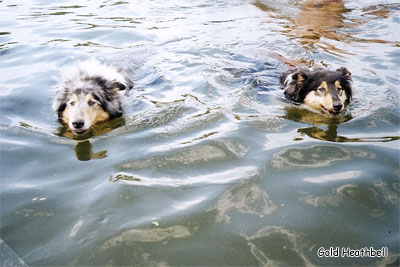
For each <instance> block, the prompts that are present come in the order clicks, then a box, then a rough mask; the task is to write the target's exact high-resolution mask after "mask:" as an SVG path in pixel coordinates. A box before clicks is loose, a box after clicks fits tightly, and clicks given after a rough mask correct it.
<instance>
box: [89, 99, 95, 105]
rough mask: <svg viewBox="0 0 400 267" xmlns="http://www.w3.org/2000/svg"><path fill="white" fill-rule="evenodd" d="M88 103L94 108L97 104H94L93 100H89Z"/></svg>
mask: <svg viewBox="0 0 400 267" xmlns="http://www.w3.org/2000/svg"><path fill="white" fill-rule="evenodd" d="M87 103H88V105H89V106H93V105H95V104H96V102H94V101H92V100H89V101H88V102H87Z"/></svg>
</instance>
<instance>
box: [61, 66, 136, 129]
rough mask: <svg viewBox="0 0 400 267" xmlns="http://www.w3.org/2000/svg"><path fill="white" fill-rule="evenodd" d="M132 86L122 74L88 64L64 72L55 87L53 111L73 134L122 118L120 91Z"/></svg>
mask: <svg viewBox="0 0 400 267" xmlns="http://www.w3.org/2000/svg"><path fill="white" fill-rule="evenodd" d="M132 86H133V82H132V80H131V79H129V78H128V77H127V75H126V74H125V72H124V71H122V70H119V69H116V68H114V67H112V66H108V65H104V64H101V63H100V62H98V61H95V60H91V61H85V62H81V63H78V64H76V65H74V66H72V67H70V68H69V69H67V70H66V71H65V72H64V73H63V75H62V79H61V81H60V82H59V84H58V85H57V86H56V87H55V89H56V95H55V98H54V103H53V109H54V110H55V112H56V113H57V115H58V119H59V121H60V122H61V123H63V124H65V125H66V126H68V128H69V129H70V130H71V131H72V132H73V133H74V134H83V133H85V132H87V131H88V130H89V129H90V128H91V127H93V126H94V125H95V124H96V123H99V122H103V121H107V120H110V119H112V118H115V117H119V116H121V115H122V105H121V99H120V96H119V91H121V90H129V89H131V88H132Z"/></svg>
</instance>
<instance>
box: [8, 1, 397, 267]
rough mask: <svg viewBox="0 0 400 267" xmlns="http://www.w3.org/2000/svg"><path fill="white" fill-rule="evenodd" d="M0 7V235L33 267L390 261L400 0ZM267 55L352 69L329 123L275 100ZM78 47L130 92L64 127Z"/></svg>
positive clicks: (278, 96) (275, 67)
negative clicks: (63, 96)
mask: <svg viewBox="0 0 400 267" xmlns="http://www.w3.org/2000/svg"><path fill="white" fill-rule="evenodd" d="M0 10H1V14H2V19H1V21H0V26H1V30H0V70H1V79H0V81H1V85H0V98H1V99H0V110H1V113H0V141H1V147H0V148H1V153H0V164H1V165H0V168H1V169H0V171H1V172H0V174H1V191H0V193H1V194H0V198H1V239H2V240H4V242H5V243H6V244H7V245H8V246H9V247H10V248H11V249H12V250H13V251H14V252H15V253H16V254H17V255H18V256H19V257H20V258H21V259H22V260H23V261H24V262H25V263H27V264H28V265H32V266H36V265H40V266H54V265H61V266H64V265H99V266H102V265H116V266H118V265H139V266H148V265H169V266H175V265H177V266H178V265H180V266H182V265H189V266H190V265H191V266H193V265H196V266H199V265H204V266H211V265H213V266H215V265H221V266H228V265H230V266H232V265H242V266H255V265H256V266H257V265H350V264H357V265H375V264H378V263H379V264H383V265H390V264H393V265H398V264H399V255H400V252H399V194H400V181H399V155H400V154H399V148H400V147H399V145H400V143H399V136H400V134H399V122H400V120H399V117H400V110H399V85H400V75H399V73H400V71H399V70H400V48H399V47H400V35H399V31H398V28H399V27H400V25H399V24H400V20H399V16H400V4H398V3H397V2H396V1H389V0H388V1H344V5H343V6H340V5H339V6H336V7H335V8H332V7H331V8H322V9H321V8H319V7H312V6H311V7H310V6H308V5H307V3H305V1H303V2H300V1H298V2H297V1H267V0H263V1H261V0H258V1H246V0H235V1H197V0H195V1H179V0H176V1H151V2H143V1H97V0H95V1H88V2H82V1H51V2H49V1H40V0H38V1H22V2H14V1H2V5H1V7H0ZM311 18H314V19H313V20H311ZM271 53H272V54H271ZM276 54H279V55H283V56H284V57H286V58H288V59H290V60H292V61H295V62H297V63H299V64H300V63H304V64H306V65H308V66H312V65H323V66H327V67H329V68H331V69H336V68H338V67H341V66H346V67H347V68H348V69H349V70H350V71H351V72H352V77H353V80H354V84H353V86H354V90H355V95H354V101H353V102H352V103H351V104H350V105H349V106H348V107H346V109H345V111H344V112H343V113H342V114H340V115H338V116H335V117H330V116H327V115H324V114H320V113H318V112H315V111H312V110H309V109H307V108H305V107H302V106H297V105H293V104H292V103H290V102H288V101H286V100H285V99H284V97H283V93H282V90H281V87H280V85H279V75H280V74H281V73H282V72H284V71H285V70H287V67H286V66H285V65H284V64H282V62H281V61H279V60H277V59H276ZM274 55H275V56H274ZM88 58H98V59H100V60H102V61H105V62H110V63H113V64H117V65H123V66H124V67H126V68H128V69H129V70H131V71H132V72H133V79H134V82H135V87H134V90H133V91H132V92H131V93H130V94H129V95H127V96H125V97H124V98H125V100H126V101H125V110H126V115H125V116H124V117H123V118H120V119H117V120H114V121H111V122H109V123H106V124H104V125H101V126H99V127H98V128H97V129H96V131H94V132H92V133H90V134H89V135H87V136H83V137H74V136H72V135H71V134H70V133H68V131H66V129H65V128H63V127H62V126H61V125H60V124H59V123H58V122H57V118H56V116H55V114H54V113H53V112H52V110H51V103H52V95H53V91H52V87H53V86H54V85H55V84H56V83H57V79H58V78H59V77H60V76H61V74H62V70H63V68H64V67H66V66H68V65H69V64H71V63H73V62H75V61H77V60H84V59H88ZM320 247H325V248H329V247H350V248H352V249H360V248H363V247H373V248H375V249H380V248H382V247H387V248H388V252H389V256H388V257H385V258H367V257H365V258H321V257H318V255H317V251H318V249H319V248H320Z"/></svg>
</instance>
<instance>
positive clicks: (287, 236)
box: [240, 226, 312, 266]
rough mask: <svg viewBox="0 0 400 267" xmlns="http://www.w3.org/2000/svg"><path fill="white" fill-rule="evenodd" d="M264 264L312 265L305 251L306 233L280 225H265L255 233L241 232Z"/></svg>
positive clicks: (259, 260)
mask: <svg viewBox="0 0 400 267" xmlns="http://www.w3.org/2000/svg"><path fill="white" fill-rule="evenodd" d="M240 235H241V236H242V237H244V238H245V239H246V240H247V245H248V246H249V247H250V251H251V253H252V254H253V256H254V257H255V258H256V259H257V261H258V262H259V263H260V265H262V266H280V265H288V266H304V265H305V266H312V264H311V262H310V261H309V260H308V259H307V257H306V256H305V254H304V253H303V251H304V249H305V242H304V235H303V234H300V233H297V232H295V231H292V230H287V229H285V228H283V227H278V226H265V227H263V228H261V229H259V230H258V231H257V232H256V233H255V234H253V235H249V236H248V235H246V234H240Z"/></svg>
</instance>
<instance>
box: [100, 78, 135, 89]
mask: <svg viewBox="0 0 400 267" xmlns="http://www.w3.org/2000/svg"><path fill="white" fill-rule="evenodd" d="M106 87H107V88H108V89H112V90H115V91H123V90H130V89H132V87H133V82H132V81H131V80H129V79H125V81H124V82H120V81H116V80H112V81H109V82H107V83H106Z"/></svg>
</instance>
